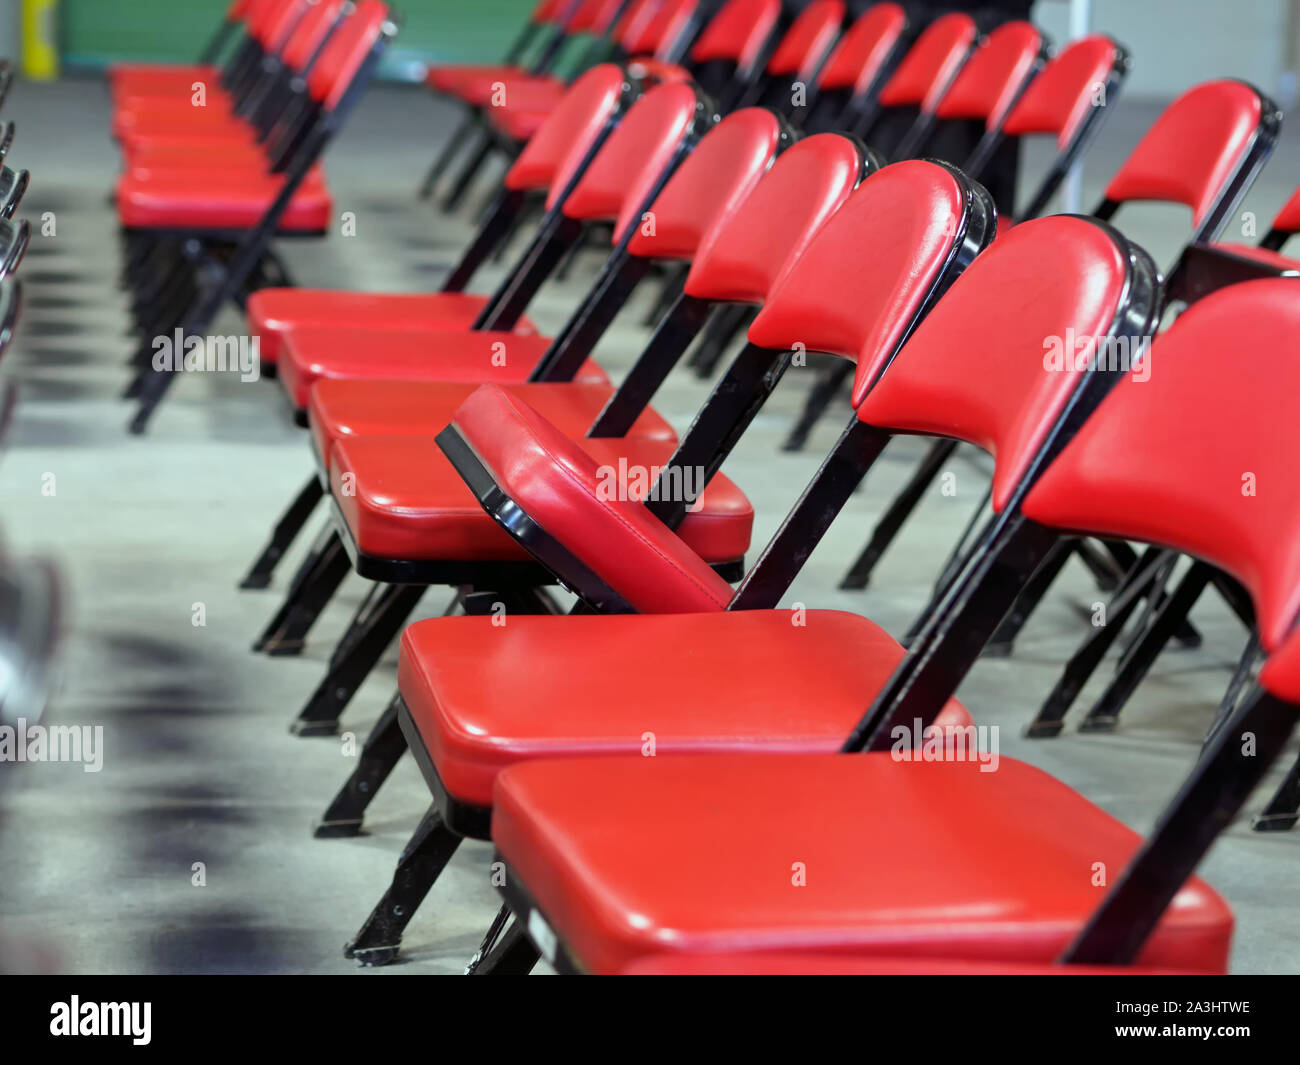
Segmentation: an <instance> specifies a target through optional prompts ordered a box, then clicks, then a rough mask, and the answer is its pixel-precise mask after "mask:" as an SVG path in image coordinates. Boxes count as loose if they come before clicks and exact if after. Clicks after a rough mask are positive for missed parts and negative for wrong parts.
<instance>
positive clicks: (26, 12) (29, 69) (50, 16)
mask: <svg viewBox="0 0 1300 1065" xmlns="http://www.w3.org/2000/svg"><path fill="white" fill-rule="evenodd" d="M58 11H59V0H23V73H25V74H26V75H27V76H28V77H29V78H32V79H33V80H35V81H51V80H53V79H54V78H57V77H58V76H59V34H58Z"/></svg>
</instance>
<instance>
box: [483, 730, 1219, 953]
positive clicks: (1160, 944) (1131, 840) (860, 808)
mask: <svg viewBox="0 0 1300 1065" xmlns="http://www.w3.org/2000/svg"><path fill="white" fill-rule="evenodd" d="M828 814H829V815H831V816H828ZM1065 826H1068V830H1065ZM492 838H493V840H494V841H495V843H496V847H497V850H498V852H499V853H500V855H501V856H502V858H503V859H504V860H505V862H506V864H507V866H508V869H509V873H508V875H509V878H510V882H511V883H513V884H516V885H522V886H523V888H524V889H525V890H526V891H527V892H528V894H529V895H530V896H531V897H532V898H533V899H534V900H535V901H536V904H537V906H538V907H539V909H540V911H541V914H542V916H543V917H544V919H545V921H546V922H547V923H548V924H549V925H550V928H551V929H552V930H553V931H554V933H555V934H556V935H557V936H558V938H559V940H560V941H561V942H562V943H563V944H564V945H565V947H566V948H567V950H568V951H569V953H570V954H571V955H572V956H573V957H574V958H575V960H576V961H577V963H578V964H579V966H580V967H581V968H582V969H583V970H584V971H589V972H596V973H609V972H620V971H623V970H626V969H627V968H629V967H631V966H632V965H634V964H638V963H640V962H641V961H643V960H648V959H650V958H663V957H664V956H665V955H667V956H671V957H685V956H687V955H692V954H702V955H708V954H716V953H719V952H723V953H732V952H740V951H756V952H762V953H764V954H769V955H771V954H783V955H798V956H802V957H807V956H809V955H821V956H824V957H826V958H827V959H828V960H832V961H833V960H834V959H837V958H849V957H851V958H855V959H856V958H862V957H869V956H873V955H874V956H877V957H880V958H898V957H900V956H907V957H911V958H915V959H927V958H935V959H951V958H955V957H956V958H962V959H965V960H969V961H973V962H989V963H995V964H1012V965H1017V964H1025V963H1030V964H1040V965H1043V964H1050V963H1051V962H1053V961H1054V960H1055V959H1056V958H1057V957H1058V956H1059V955H1060V954H1061V952H1062V951H1063V950H1064V948H1065V947H1066V945H1067V944H1068V943H1069V942H1070V940H1071V939H1072V937H1073V936H1074V935H1075V934H1077V932H1078V931H1079V930H1080V929H1081V928H1082V926H1083V924H1084V922H1085V921H1086V920H1087V918H1088V916H1089V915H1090V914H1091V913H1092V911H1093V910H1094V909H1095V908H1096V906H1097V904H1098V902H1099V901H1100V897H1101V894H1102V891H1101V890H1100V889H1099V888H1098V887H1097V886H1095V885H1096V880H1095V877H1096V873H1097V868H1098V863H1101V864H1102V865H1103V866H1104V868H1105V869H1106V870H1108V871H1110V873H1111V875H1112V876H1113V875H1118V870H1119V869H1121V868H1123V866H1124V864H1125V862H1126V861H1127V860H1128V859H1129V858H1130V857H1131V856H1132V854H1133V852H1134V851H1135V850H1136V848H1137V845H1138V843H1139V842H1140V839H1141V837H1139V836H1138V834H1137V833H1135V832H1133V831H1132V830H1131V829H1128V828H1126V827H1125V826H1124V825H1122V824H1121V823H1120V822H1118V821H1116V820H1115V819H1114V818H1113V817H1111V816H1110V815H1109V814H1107V813H1106V812H1104V811H1103V810H1101V809H1100V808H1099V807H1097V806H1094V805H1093V804H1092V803H1090V802H1088V800H1087V799H1085V798H1084V797H1083V796H1081V795H1079V794H1078V793H1077V792H1075V791H1073V790H1072V789H1070V788H1069V787H1067V786H1066V785H1064V784H1062V783H1060V782H1059V781H1057V780H1054V779H1053V778H1052V777H1050V776H1048V775H1047V774H1045V773H1043V772H1042V771H1040V770H1038V769H1035V768H1033V767H1032V766H1029V765H1026V764H1025V763H1023V762H1018V761H1015V760H1013V759H1011V758H1007V757H1002V758H1000V760H999V764H998V767H997V771H996V772H991V773H982V772H980V767H979V766H978V765H977V764H975V763H973V762H969V761H955V760H948V761H937V762H924V761H911V762H896V761H895V760H894V759H893V758H892V757H891V756H890V754H888V753H880V754H863V755H817V754H809V755H788V756H781V757H773V758H770V759H764V760H763V762H762V763H761V767H760V766H759V765H758V764H757V763H756V761H755V759H754V756H753V755H744V754H738V755H681V756H675V757H655V758H638V757H623V758H599V759H597V758H591V759H581V760H579V759H557V760H554V761H537V762H531V763H527V764H523V765H516V766H511V767H510V768H508V769H506V770H505V771H503V772H502V773H500V774H499V775H498V777H497V784H496V790H495V794H494V804H493V814H492ZM629 839H633V840H635V845H634V846H629V845H628V844H627V841H628V840H629ZM684 870H686V871H688V872H686V873H684V872H683V871H684ZM800 870H802V871H803V874H804V877H805V879H804V884H805V885H806V886H802V887H800V886H796V882H795V879H794V878H795V874H796V873H797V872H799V871H800ZM684 876H685V877H687V878H688V879H687V880H686V881H683V877H684ZM684 885H685V886H684ZM1231 933H1232V915H1231V913H1230V911H1229V910H1228V907H1227V905H1226V904H1225V903H1224V902H1223V900H1222V899H1221V898H1220V897H1219V896H1218V895H1217V894H1215V893H1214V891H1213V890H1212V889H1210V888H1209V887H1208V886H1207V885H1206V884H1204V883H1203V882H1202V881H1200V880H1198V879H1193V880H1191V881H1189V882H1188V883H1187V884H1185V885H1184V886H1183V888H1182V889H1181V890H1180V891H1179V893H1178V896H1177V898H1176V899H1175V900H1174V903H1173V905H1171V906H1170V908H1169V910H1168V911H1167V912H1166V914H1165V916H1164V918H1163V920H1162V921H1161V923H1160V925H1159V926H1158V928H1157V929H1156V931H1155V932H1154V933H1153V934H1152V936H1151V938H1150V939H1149V940H1148V941H1147V943H1146V945H1145V947H1144V948H1143V950H1142V953H1141V955H1140V956H1139V958H1138V959H1137V961H1138V964H1139V965H1142V966H1144V967H1153V968H1162V969H1166V968H1167V969H1177V970H1184V969H1194V970H1203V971H1209V972H1223V971H1224V968H1225V966H1226V963H1227V955H1228V946H1229V941H1230V938H1231Z"/></svg>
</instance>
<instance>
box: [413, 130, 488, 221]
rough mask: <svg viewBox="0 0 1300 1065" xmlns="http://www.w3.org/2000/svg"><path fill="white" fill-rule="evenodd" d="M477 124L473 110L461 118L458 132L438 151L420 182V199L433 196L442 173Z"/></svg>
mask: <svg viewBox="0 0 1300 1065" xmlns="http://www.w3.org/2000/svg"><path fill="white" fill-rule="evenodd" d="M477 126H478V116H477V115H475V114H474V112H472V111H471V112H470V113H469V114H467V115H465V117H464V118H463V119H461V123H460V125H459V126H457V127H456V132H455V133H453V134H452V135H451V137H450V138H449V139H448V141H447V143H446V144H445V145H443V148H442V151H440V152H439V153H438V158H436V159H435V160H434V161H433V165H432V166H431V167H429V172H428V173H427V174H425V175H424V180H423V181H422V182H421V183H420V199H422V200H427V199H429V198H431V197H432V196H433V190H434V189H435V188H437V186H438V182H439V181H441V180H442V175H443V174H445V173H446V172H447V168H448V167H449V166H451V164H452V162H453V161H454V160H455V158H456V156H457V155H458V154H460V150H461V149H462V148H463V147H465V138H466V137H467V136H468V135H469V134H470V133H472V132H473V131H474V129H475V128H476V127H477Z"/></svg>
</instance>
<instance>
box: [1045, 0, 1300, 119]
mask: <svg viewBox="0 0 1300 1065" xmlns="http://www.w3.org/2000/svg"><path fill="white" fill-rule="evenodd" d="M1289 6H1290V4H1289V0H1092V29H1094V30H1098V31H1102V32H1105V33H1109V34H1110V35H1111V36H1112V37H1114V38H1116V39H1117V40H1118V41H1120V42H1122V43H1123V44H1125V45H1127V46H1128V48H1129V50H1130V52H1132V54H1133V69H1132V72H1131V73H1130V75H1129V79H1128V85H1127V86H1126V88H1125V90H1124V92H1125V95H1126V96H1134V97H1160V98H1165V99H1167V98H1169V97H1171V96H1175V95H1177V94H1178V93H1179V92H1181V91H1182V90H1183V89H1186V88H1187V87H1188V86H1190V85H1193V84H1195V83H1196V82H1198V81H1205V80H1208V79H1210V78H1215V77H1233V78H1243V79H1245V80H1246V81H1249V82H1251V83H1253V84H1254V85H1257V86H1258V87H1259V88H1260V89H1262V90H1263V91H1264V92H1266V93H1270V94H1272V95H1274V96H1275V97H1278V102H1279V103H1282V104H1284V105H1285V104H1287V103H1290V102H1291V101H1290V100H1288V99H1283V97H1286V96H1287V95H1288V93H1289V92H1292V91H1293V90H1292V89H1290V88H1289V86H1288V80H1287V79H1286V78H1285V77H1284V75H1285V64H1286V56H1287V51H1288V50H1287V33H1288V26H1287V9H1288V7H1289ZM1034 21H1035V22H1036V23H1037V24H1038V25H1039V26H1040V27H1041V28H1042V29H1043V30H1044V31H1045V32H1046V33H1047V34H1048V35H1049V36H1050V37H1051V39H1052V40H1053V42H1061V41H1064V40H1066V39H1067V38H1068V37H1069V32H1068V26H1069V0H1037V3H1036V4H1035V5H1034Z"/></svg>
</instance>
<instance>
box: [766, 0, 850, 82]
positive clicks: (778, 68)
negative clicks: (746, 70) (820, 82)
mask: <svg viewBox="0 0 1300 1065" xmlns="http://www.w3.org/2000/svg"><path fill="white" fill-rule="evenodd" d="M845 13H846V11H845V6H844V0H813V2H812V3H810V4H809V5H808V6H807V7H805V8H804V9H803V10H802V11H801V12H800V13H799V16H798V17H797V18H796V19H795V20H794V22H793V23H792V24H791V25H790V28H789V29H788V30H787V31H786V33H785V36H784V37H782V38H781V42H780V44H778V45H777V47H776V51H774V52H773V53H772V58H771V59H769V60H768V61H767V67H766V68H765V71H764V72H765V73H766V74H767V75H768V77H774V78H803V79H806V80H811V79H812V77H813V75H815V74H816V73H817V71H818V70H819V69H820V68H821V65H822V60H824V59H825V58H826V55H827V53H828V52H829V51H830V49H831V46H832V45H833V44H834V43H835V39H836V38H837V37H839V35H840V28H841V26H843V24H844V16H845Z"/></svg>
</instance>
